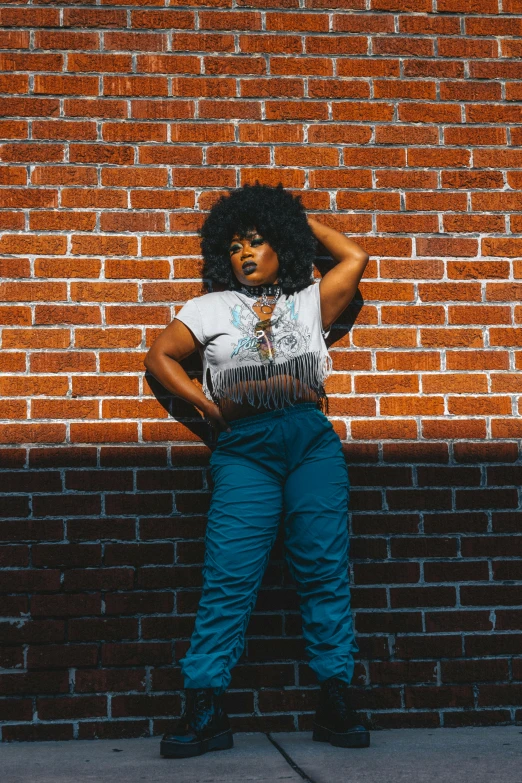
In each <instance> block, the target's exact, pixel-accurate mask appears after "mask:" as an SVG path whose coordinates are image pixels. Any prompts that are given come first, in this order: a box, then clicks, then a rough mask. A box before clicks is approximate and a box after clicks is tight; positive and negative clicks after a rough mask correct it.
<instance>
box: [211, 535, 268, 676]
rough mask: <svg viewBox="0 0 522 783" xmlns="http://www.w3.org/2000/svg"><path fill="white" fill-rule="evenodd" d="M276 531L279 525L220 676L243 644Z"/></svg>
mask: <svg viewBox="0 0 522 783" xmlns="http://www.w3.org/2000/svg"><path fill="white" fill-rule="evenodd" d="M278 529H279V525H278V526H277V527H276V531H275V533H274V535H273V536H272V541H271V542H270V546H269V547H268V548H267V552H266V555H265V557H264V560H263V565H262V566H261V575H260V577H259V583H258V585H257V588H256V589H255V590H253V592H252V596H251V598H250V603H249V605H248V607H247V609H246V612H245V615H244V617H243V622H242V625H241V628H240V630H239V631H238V633H237V634H236V637H235V639H234V643H233V647H232V649H231V652H230V654H229V656H228V657H227V658H226V660H225V662H224V664H223V668H222V669H221V676H223V675H224V674H225V672H226V671H227V670H229V668H230V660H231V658H232V656H233V655H234V653H235V651H236V650H237V647H238V646H239V645H240V643H241V642H242V641H243V642H244V638H245V634H246V629H247V626H248V621H249V620H250V615H251V614H252V610H253V608H254V604H255V602H256V599H257V595H258V590H259V587H260V585H261V581H262V579H263V575H264V573H265V570H266V567H267V564H268V561H269V559H270V553H271V551H272V547H273V546H274V543H275V540H276V538H277V531H278ZM243 646H244V645H243Z"/></svg>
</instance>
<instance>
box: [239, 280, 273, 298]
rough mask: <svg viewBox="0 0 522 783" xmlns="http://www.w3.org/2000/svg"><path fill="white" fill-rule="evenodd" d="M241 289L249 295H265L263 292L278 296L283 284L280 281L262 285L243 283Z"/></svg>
mask: <svg viewBox="0 0 522 783" xmlns="http://www.w3.org/2000/svg"><path fill="white" fill-rule="evenodd" d="M241 291H243V293H244V294H248V295H249V296H255V297H258V296H263V294H266V295H267V296H277V295H278V294H279V293H280V291H281V284H280V283H263V284H261V285H246V284H242V285H241Z"/></svg>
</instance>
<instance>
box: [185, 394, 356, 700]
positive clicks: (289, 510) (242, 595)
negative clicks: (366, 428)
mask: <svg viewBox="0 0 522 783" xmlns="http://www.w3.org/2000/svg"><path fill="white" fill-rule="evenodd" d="M230 427H231V430H232V431H231V432H222V433H220V434H219V436H218V439H217V444H216V448H215V450H214V451H213V452H212V455H211V457H210V467H211V474H212V479H213V484H214V489H213V493H212V499H211V504H210V509H209V513H208V524H207V531H206V541H205V543H206V549H205V564H204V572H203V574H204V575H203V591H202V596H201V601H200V604H199V608H198V612H197V616H196V623H195V628H194V632H193V635H192V638H191V644H190V648H189V650H188V652H187V654H186V656H185V657H184V658H182V659H181V660H180V664H181V669H182V673H183V678H184V684H185V687H186V688H213V689H214V690H215V691H216V692H217V693H222V692H223V691H224V690H226V688H227V686H228V685H229V683H230V680H231V673H230V672H231V669H232V668H233V666H234V665H235V664H236V663H237V661H238V659H239V657H240V655H241V653H242V651H243V648H244V637H245V631H246V627H247V623H248V620H249V617H250V613H251V611H252V608H253V606H254V603H255V600H256V595H257V591H258V588H259V585H260V583H261V579H262V577H263V574H264V571H265V568H266V565H267V562H268V557H269V554H270V550H271V548H272V545H273V544H274V541H275V538H276V535H277V531H278V527H279V522H280V520H281V516H282V515H283V519H284V528H285V529H284V533H285V548H286V557H287V561H288V564H289V568H290V572H291V573H292V575H293V576H294V578H295V580H296V584H297V589H298V594H299V599H300V608H301V613H302V619H303V636H304V638H305V643H306V650H307V654H308V657H309V663H310V666H311V668H312V669H313V670H314V671H315V673H316V675H317V679H318V681H319V682H323V681H324V680H326V679H328V678H329V677H333V676H336V677H339V678H340V679H342V680H344V681H345V682H347V683H350V682H351V680H352V676H353V669H354V660H353V654H354V653H355V652H358V650H359V647H358V645H357V642H356V640H355V635H354V627H353V621H352V615H351V609H350V586H349V577H348V553H349V539H348V529H347V512H348V500H349V492H350V484H349V478H348V471H347V466H346V462H345V459H344V456H343V451H342V445H341V441H340V439H339V436H338V435H337V433H336V432H335V430H334V428H333V426H332V424H331V422H330V421H329V420H328V418H327V417H326V416H325V415H324V414H323V413H322V412H321V411H320V410H319V409H318V408H317V406H316V404H315V403H313V402H306V403H298V404H297V405H293V406H289V407H287V408H282V409H278V410H270V411H267V412H264V413H261V414H258V415H254V416H249V417H246V418H243V419H235V420H233V421H231V422H230Z"/></svg>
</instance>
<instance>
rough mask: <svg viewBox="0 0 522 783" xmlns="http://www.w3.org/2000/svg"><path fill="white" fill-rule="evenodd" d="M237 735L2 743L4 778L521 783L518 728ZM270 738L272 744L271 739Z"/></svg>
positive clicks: (71, 782) (41, 782) (134, 782)
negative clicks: (337, 739) (201, 750)
mask: <svg viewBox="0 0 522 783" xmlns="http://www.w3.org/2000/svg"><path fill="white" fill-rule="evenodd" d="M270 736H271V737H272V740H273V741H274V742H271V741H270V739H269V738H268V737H267V736H266V735H265V734H258V733H256V734H254V733H238V734H235V735H234V743H235V744H234V748H232V749H231V750H223V751H219V752H214V753H206V754H204V755H203V756H198V757H195V758H192V759H178V760H174V759H163V758H161V757H160V756H159V755H158V754H159V737H158V738H154V739H131V740H94V741H90V740H77V741H71V742H38V743H12V744H4V745H1V746H0V770H1V773H0V774H1V778H2V783H87V782H89V783H115V781H117V783H119V782H120V781H121V783H138V781H147V783H171V782H172V783H247V782H248V781H253V782H254V783H274V782H275V781H286V782H287V783H302V782H303V780H304V781H309V783H341V781H342V783H348V781H350V783H405V782H406V781H407V783H455V781H458V783H520V782H521V781H522V727H520V726H491V727H480V728H463V729H392V730H383V731H372V733H371V745H370V747H369V748H347V749H344V748H333V747H332V746H331V745H330V744H323V743H319V742H312V740H311V734H309V733H298V734H291V733H273V734H271V735H270ZM274 743H275V744H274Z"/></svg>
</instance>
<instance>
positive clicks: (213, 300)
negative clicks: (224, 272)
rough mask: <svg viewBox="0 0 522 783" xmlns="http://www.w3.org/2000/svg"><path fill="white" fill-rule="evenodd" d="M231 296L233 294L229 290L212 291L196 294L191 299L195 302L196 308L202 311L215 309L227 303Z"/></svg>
mask: <svg viewBox="0 0 522 783" xmlns="http://www.w3.org/2000/svg"><path fill="white" fill-rule="evenodd" d="M232 296H233V294H232V292H231V291H212V292H211V293H209V294H202V295H201V296H196V297H194V299H192V301H193V302H195V303H196V304H197V306H198V308H199V309H200V310H201V312H202V313H203V312H206V311H209V310H212V309H215V308H216V307H219V306H220V305H222V304H227V303H228V302H229V301H230V297H232Z"/></svg>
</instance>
